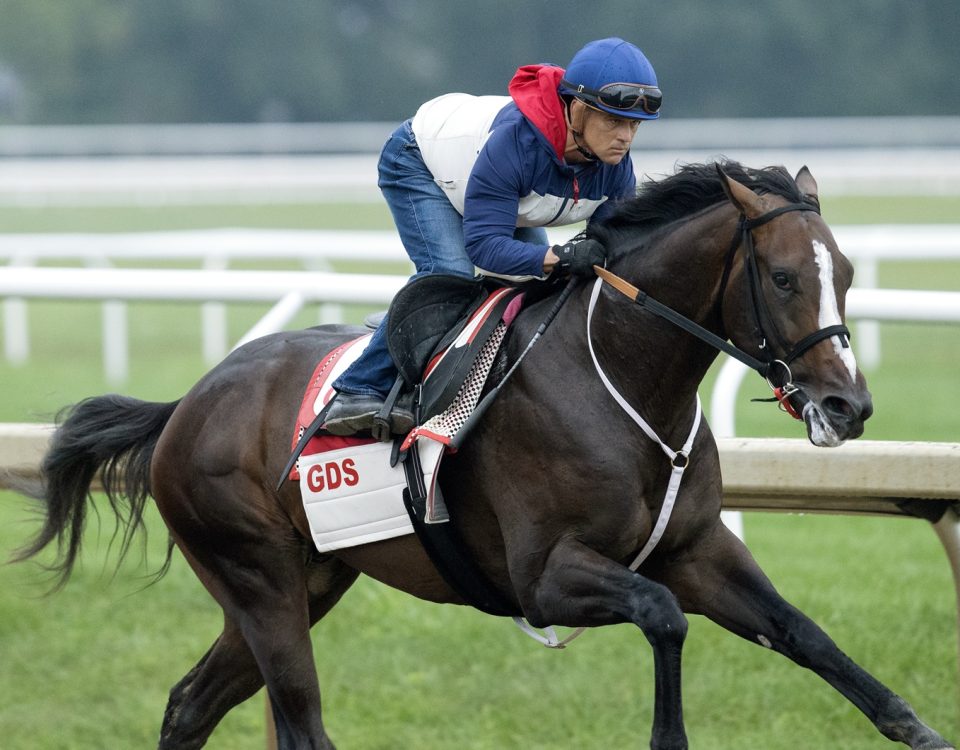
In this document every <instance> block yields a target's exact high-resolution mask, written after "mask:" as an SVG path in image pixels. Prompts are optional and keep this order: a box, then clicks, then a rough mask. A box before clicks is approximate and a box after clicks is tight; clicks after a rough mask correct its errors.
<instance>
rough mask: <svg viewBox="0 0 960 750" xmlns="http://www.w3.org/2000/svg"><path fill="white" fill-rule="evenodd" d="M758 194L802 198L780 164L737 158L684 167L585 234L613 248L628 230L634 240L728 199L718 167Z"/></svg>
mask: <svg viewBox="0 0 960 750" xmlns="http://www.w3.org/2000/svg"><path fill="white" fill-rule="evenodd" d="M718 165H719V166H720V167H722V169H723V171H724V172H725V173H726V174H727V175H729V176H730V177H732V178H733V179H735V180H737V181H738V182H741V183H743V184H744V185H746V186H748V187H749V188H751V189H752V190H753V191H754V192H756V193H760V194H763V193H774V194H776V195H779V196H782V197H783V198H786V199H787V200H788V201H791V202H797V203H799V202H801V201H802V200H803V195H802V193H801V191H800V189H799V188H798V187H797V183H796V182H795V181H794V179H793V177H791V176H790V173H789V172H787V170H786V169H784V168H783V167H779V166H773V167H764V168H762V169H752V168H750V167H745V166H743V165H742V164H740V163H739V162H736V161H733V160H723V161H719V162H716V163H714V162H710V163H704V164H685V165H682V166H680V167H679V168H678V169H677V171H676V172H675V173H674V174H672V175H670V176H668V177H665V178H664V179H661V180H648V181H646V182H644V183H643V184H642V185H641V186H640V187H639V188H638V190H637V194H636V196H634V197H632V198H625V199H623V200H621V201H619V202H618V203H617V204H616V205H615V206H614V208H613V211H612V213H610V214H609V215H608V216H607V217H605V218H604V219H602V220H601V221H598V222H592V223H591V224H590V225H589V226H588V227H587V230H586V236H588V237H593V238H595V239H597V240H599V241H600V242H602V243H603V244H604V245H606V247H607V248H608V250H612V249H614V248H615V247H616V246H617V245H618V244H620V243H619V242H617V239H618V235H620V234H622V233H623V232H625V231H629V233H630V235H631V238H633V239H636V238H637V235H638V233H639V234H642V235H646V234H648V233H649V232H652V231H653V230H655V229H658V228H659V227H663V226H665V225H667V224H671V223H673V222H675V221H678V220H679V219H683V218H686V217H689V216H693V215H694V214H696V213H698V212H700V211H702V210H704V209H706V208H709V207H711V206H714V205H716V204H718V203H721V202H723V201H725V200H727V197H726V193H724V190H723V185H722V184H721V182H720V174H719V172H718V171H717V166H718Z"/></svg>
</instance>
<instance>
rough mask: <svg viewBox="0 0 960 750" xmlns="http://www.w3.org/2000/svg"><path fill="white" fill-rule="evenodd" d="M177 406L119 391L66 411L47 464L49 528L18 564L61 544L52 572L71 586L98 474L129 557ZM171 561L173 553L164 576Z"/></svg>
mask: <svg viewBox="0 0 960 750" xmlns="http://www.w3.org/2000/svg"><path fill="white" fill-rule="evenodd" d="M178 403H179V402H178V401H174V402H171V403H151V402H147V401H139V400H137V399H133V398H128V397H126V396H118V395H115V394H113V395H107V396H97V397H94V398H88V399H85V400H83V401H81V402H80V403H78V404H75V405H73V406H72V407H68V408H67V409H65V410H64V412H61V414H60V415H58V422H59V425H58V427H57V429H56V431H55V432H54V434H53V437H52V438H51V441H50V447H49V449H48V450H47V453H46V455H45V456H44V458H43V462H42V464H41V476H42V479H43V487H44V491H43V497H42V499H43V500H44V502H45V503H46V509H45V510H46V513H45V517H44V523H43V528H41V530H40V532H39V533H38V534H37V536H36V538H35V539H34V540H33V541H32V542H30V543H29V544H28V545H26V546H25V547H23V548H21V549H19V550H17V552H16V553H15V554H14V557H13V561H14V562H18V561H21V560H26V559H27V558H29V557H32V556H34V555H36V554H37V553H38V552H40V550H42V549H43V548H44V547H46V546H47V545H48V544H50V543H51V542H53V541H54V540H56V542H57V556H56V559H55V561H54V562H53V563H52V564H50V565H48V566H46V567H47V568H48V569H49V570H50V571H52V572H54V573H56V588H59V587H61V586H62V585H63V584H64V583H66V581H67V579H68V578H69V577H70V573H71V571H72V570H73V566H74V563H75V562H76V559H77V554H78V553H79V551H80V545H81V543H82V541H83V528H84V522H85V520H86V515H87V497H88V495H89V493H90V486H91V484H92V483H93V481H94V479H95V478H96V477H97V473H98V472H99V473H100V478H101V482H102V484H103V489H104V492H105V493H106V496H107V500H108V501H109V502H110V507H111V508H112V509H113V513H114V515H115V516H116V519H117V529H118V531H119V530H120V529H121V528H122V529H123V533H122V543H121V545H120V560H123V558H124V556H125V555H126V553H127V552H128V550H129V548H130V543H131V541H132V540H133V536H134V533H135V532H136V531H137V530H138V529H142V528H143V509H144V505H145V504H146V501H147V498H148V497H149V495H150V460H151V458H152V457H153V451H154V448H156V445H157V440H158V439H159V438H160V433H161V432H162V431H163V428H164V426H165V425H166V424H167V422H168V421H169V419H170V416H171V415H172V414H173V410H174V409H175V408H176V407H177V404H178ZM64 415H65V418H63V417H64ZM61 419H62V421H60V420H61ZM123 498H125V499H126V501H125V502H124V500H123ZM168 564H169V549H168V555H167V562H166V563H165V564H164V566H163V568H162V569H161V570H160V572H159V574H160V575H162V574H163V573H164V572H165V570H166V567H167V565H168Z"/></svg>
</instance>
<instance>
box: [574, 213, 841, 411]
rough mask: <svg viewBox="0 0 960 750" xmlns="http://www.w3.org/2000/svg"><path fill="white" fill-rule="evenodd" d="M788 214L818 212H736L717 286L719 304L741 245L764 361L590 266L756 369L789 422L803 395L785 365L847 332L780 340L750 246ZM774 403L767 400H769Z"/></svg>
mask: <svg viewBox="0 0 960 750" xmlns="http://www.w3.org/2000/svg"><path fill="white" fill-rule="evenodd" d="M792 211H814V212H816V213H817V214H819V213H820V209H819V207H818V206H817V205H816V204H815V203H812V202H811V203H788V204H787V205H785V206H779V207H777V208H774V209H771V210H770V211H768V212H767V213H765V214H763V215H761V216H758V217H757V218H755V219H748V218H747V217H746V215H745V214H740V220H739V222H738V223H737V229H736V231H735V233H734V236H733V239H732V241H731V242H730V249H729V250H728V251H727V257H726V261H725V263H724V269H723V278H722V280H721V282H720V293H719V295H718V305H722V304H723V295H724V291H725V290H726V287H727V281H728V280H729V278H730V272H731V269H732V267H733V259H734V256H735V255H736V252H737V250H738V249H739V248H740V247H743V248H744V256H743V266H744V274H745V275H746V277H747V282H748V287H749V292H750V301H751V306H750V307H751V310H752V312H753V318H754V325H755V330H756V333H757V335H758V336H759V339H760V344H759V349H760V351H761V352H762V353H763V355H764V358H763V359H757V358H756V357H754V356H752V355H750V354H747V353H746V352H745V351H743V350H742V349H740V348H738V347H737V346H735V345H734V344H732V343H730V342H729V341H727V340H726V339H724V338H721V337H720V336H718V335H716V334H715V333H713V332H712V331H708V330H707V329H706V328H704V327H703V326H701V325H699V324H698V323H695V322H694V321H692V320H690V319H689V318H687V317H685V316H683V315H681V314H680V313H678V312H677V311H676V310H674V309H673V308H671V307H668V306H667V305H664V304H663V303H661V302H658V301H657V300H655V299H653V298H652V297H650V296H649V295H648V294H647V293H646V292H643V291H641V290H640V289H638V288H637V287H635V286H634V285H633V284H630V283H629V282H627V281H625V280H624V279H622V278H620V277H619V276H617V275H616V274H614V273H612V272H610V271H608V270H607V269H605V268H601V267H599V266H594V267H593V268H594V270H595V271H596V272H597V276H599V277H600V278H601V279H603V281H605V282H606V283H608V284H609V285H610V286H612V287H613V288H614V289H616V290H617V291H618V292H620V293H621V294H623V295H624V296H626V297H627V298H629V299H630V300H632V301H633V302H635V303H637V304H638V305H640V306H641V307H644V308H646V309H647V310H649V311H650V312H652V313H654V314H655V315H658V316H659V317H661V318H663V319H664V320H667V321H669V322H670V323H673V324H674V325H675V326H677V327H679V328H682V329H683V330H685V331H687V332H688V333H690V334H693V335H694V336H696V337H697V338H698V339H700V340H701V341H703V342H705V343H707V344H709V345H710V346H712V347H714V348H715V349H718V350H720V351H722V352H724V353H726V354H728V355H729V356H731V357H733V358H734V359H736V360H739V361H740V362H742V363H743V364H745V365H746V366H747V367H749V368H750V369H752V370H756V371H757V372H758V373H759V374H760V376H761V377H762V378H764V380H766V381H767V384H768V385H769V386H770V388H771V390H772V391H773V395H774V399H775V400H776V401H778V402H780V405H781V406H782V407H783V409H784V410H785V411H786V412H787V413H788V414H790V416H792V417H793V418H794V419H802V417H801V416H800V414H799V413H798V411H797V410H796V409H795V408H794V407H793V405H792V404H791V403H790V397H791V396H793V395H795V394H800V393H802V392H801V391H800V389H799V388H798V387H797V386H796V385H795V384H794V383H793V373H792V372H791V370H790V363H791V362H793V361H794V360H796V359H797V358H799V357H801V356H802V355H803V354H805V353H806V352H807V351H808V350H809V349H810V348H811V347H813V346H815V345H816V344H818V343H820V342H821V341H823V340H824V339H828V338H830V337H832V336H840V341H841V344H842V345H843V347H844V348H846V347H848V346H850V343H849V340H850V330H849V329H848V328H847V327H846V326H845V325H832V326H826V327H825V328H820V329H818V330H816V331H814V332H813V333H811V334H810V335H808V336H804V337H803V338H802V339H800V340H799V341H798V342H796V343H795V344H793V345H792V346H791V345H789V344H788V343H786V340H785V338H784V336H783V335H782V334H781V333H780V329H779V328H778V327H777V324H776V322H775V321H774V319H773V316H772V315H771V314H770V310H769V308H768V306H767V303H766V300H765V298H764V296H763V291H762V284H761V280H760V270H759V266H758V265H757V253H756V247H755V246H754V243H753V230H754V229H756V228H757V227H760V226H763V225H764V224H766V223H768V222H769V221H771V220H773V219H775V218H776V217H778V216H780V215H782V214H785V213H789V212H792ZM767 331H771V332H772V333H773V335H774V336H775V338H776V341H777V344H778V347H779V349H780V350H781V351H783V352H784V353H783V354H782V355H781V356H779V357H778V356H775V355H774V354H773V352H772V351H771V348H770V346H769V342H768V338H769V337H768V335H767V333H766V332H767ZM776 365H779V366H780V367H782V368H783V370H784V372H785V375H786V377H785V379H784V382H783V383H782V384H781V385H774V384H773V382H772V380H771V377H772V372H773V370H774V369H775V366H776ZM774 399H770V400H771V401H772V400H774Z"/></svg>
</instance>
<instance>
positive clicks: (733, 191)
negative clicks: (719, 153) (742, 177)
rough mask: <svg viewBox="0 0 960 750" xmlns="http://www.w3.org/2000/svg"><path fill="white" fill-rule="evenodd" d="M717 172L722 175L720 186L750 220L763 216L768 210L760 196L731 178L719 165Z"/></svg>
mask: <svg viewBox="0 0 960 750" xmlns="http://www.w3.org/2000/svg"><path fill="white" fill-rule="evenodd" d="M717 172H719V173H720V184H721V185H723V192H725V193H726V194H727V197H728V198H729V199H730V202H731V203H733V205H735V206H736V207H737V208H739V209H740V211H741V212H742V213H743V214H744V215H745V216H746V217H747V218H748V219H756V218H757V217H758V216H761V215H763V213H764V211H765V210H766V209H765V208H764V206H763V199H762V198H761V197H760V196H759V195H757V194H756V193H755V192H753V191H752V190H751V189H750V188H748V187H747V186H746V185H743V184H741V183H739V182H737V181H736V180H735V179H733V178H732V177H730V176H729V175H728V174H727V173H726V172H724V171H723V169H722V168H721V167H720V165H719V164H718V165H717Z"/></svg>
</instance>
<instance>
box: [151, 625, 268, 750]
mask: <svg viewBox="0 0 960 750" xmlns="http://www.w3.org/2000/svg"><path fill="white" fill-rule="evenodd" d="M261 687H263V677H262V676H261V675H260V670H259V668H258V667H257V662H256V660H255V659H254V658H253V654H252V653H250V648H249V647H248V646H247V643H246V641H245V640H243V635H242V634H241V633H240V630H239V629H238V628H237V627H236V625H234V624H233V622H231V621H230V620H226V621H225V623H224V627H223V632H222V633H221V634H220V637H219V638H217V640H216V641H215V642H214V644H213V646H211V647H210V650H209V651H207V653H206V654H204V656H203V658H202V659H201V660H200V661H199V662H197V665H196V666H195V667H194V668H193V669H191V670H190V671H189V672H188V673H187V675H186V676H185V677H184V678H183V679H182V680H180V682H178V683H177V684H176V685H175V686H174V688H173V689H172V690H171V691H170V699H169V701H168V702H167V710H166V712H165V713H164V715H163V726H162V727H161V729H160V744H159V747H160V749H161V750H168V749H169V750H173V749H174V748H176V749H177V750H186V749H187V748H199V747H203V745H204V743H206V741H207V738H208V737H209V736H210V733H211V732H212V731H213V729H214V727H216V726H217V724H218V723H219V721H220V719H222V718H223V716H224V715H225V714H226V713H227V711H229V710H230V709H231V708H233V707H234V706H236V705H237V704H239V703H241V702H243V701H245V700H246V699H247V698H249V697H250V696H251V695H253V694H254V693H255V692H257V690H259V689H260V688H261Z"/></svg>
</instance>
